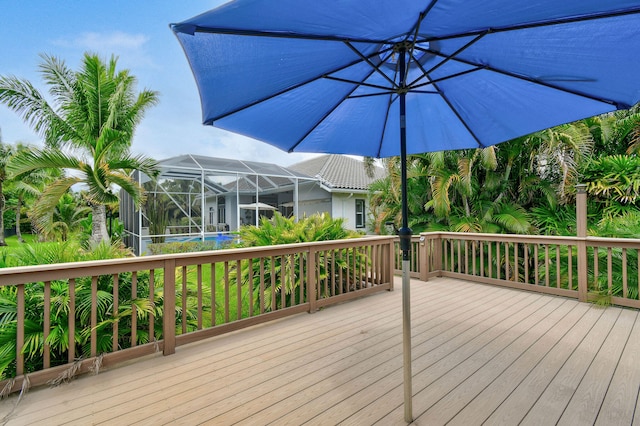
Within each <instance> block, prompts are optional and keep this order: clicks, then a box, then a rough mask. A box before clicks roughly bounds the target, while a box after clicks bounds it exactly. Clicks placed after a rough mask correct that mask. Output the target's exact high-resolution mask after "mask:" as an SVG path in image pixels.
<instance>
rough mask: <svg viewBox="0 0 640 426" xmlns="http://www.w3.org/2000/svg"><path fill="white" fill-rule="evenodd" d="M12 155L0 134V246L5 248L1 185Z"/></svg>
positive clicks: (0, 133) (3, 200) (3, 206)
mask: <svg viewBox="0 0 640 426" xmlns="http://www.w3.org/2000/svg"><path fill="white" fill-rule="evenodd" d="M12 154H13V149H12V147H11V145H7V144H5V143H3V142H2V132H0V246H6V245H7V243H6V241H5V240H4V209H5V198H4V190H3V185H4V181H5V180H6V178H7V170H6V168H7V163H8V161H9V158H10V157H11V155H12Z"/></svg>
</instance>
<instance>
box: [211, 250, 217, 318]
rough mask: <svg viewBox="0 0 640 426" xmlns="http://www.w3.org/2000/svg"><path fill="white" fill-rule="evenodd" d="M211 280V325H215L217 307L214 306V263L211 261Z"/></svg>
mask: <svg viewBox="0 0 640 426" xmlns="http://www.w3.org/2000/svg"><path fill="white" fill-rule="evenodd" d="M209 266H210V267H211V282H210V283H209V288H210V289H211V327H215V325H216V314H217V313H218V307H217V306H216V288H217V286H216V264H215V263H211V264H210V265H209Z"/></svg>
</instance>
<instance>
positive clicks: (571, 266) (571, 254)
mask: <svg viewBox="0 0 640 426" xmlns="http://www.w3.org/2000/svg"><path fill="white" fill-rule="evenodd" d="M567 248H568V249H569V257H568V259H567V263H568V268H569V286H568V287H569V290H572V289H573V246H568V247H567Z"/></svg>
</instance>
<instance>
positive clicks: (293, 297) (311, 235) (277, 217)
mask: <svg viewBox="0 0 640 426" xmlns="http://www.w3.org/2000/svg"><path fill="white" fill-rule="evenodd" d="M359 236H360V234H359V233H357V232H354V231H349V230H347V229H346V228H345V227H344V219H342V218H339V219H332V218H331V217H329V215H326V214H316V215H313V216H310V217H305V218H302V219H300V220H299V221H298V222H296V221H295V220H294V218H285V217H284V216H282V215H281V214H280V213H277V212H275V213H274V216H273V218H271V219H268V218H266V217H263V218H262V219H261V221H260V227H255V226H245V227H242V228H241V229H240V239H241V241H242V244H243V245H244V246H246V247H249V246H251V247H253V246H268V245H276V244H290V243H303V242H312V241H330V240H340V239H345V238H354V237H359ZM308 261H309V259H307V258H306V255H303V254H296V255H290V256H276V257H272V258H269V259H264V262H263V264H260V263H258V262H251V263H250V262H243V263H242V265H241V266H240V270H239V271H238V268H237V267H236V268H234V269H232V271H231V278H232V279H233V280H234V281H235V282H236V283H237V282H238V279H239V280H240V283H241V286H242V287H243V288H251V291H252V292H253V295H252V296H251V298H249V296H248V294H245V295H244V298H245V299H246V300H249V299H251V300H253V301H259V300H262V301H263V302H262V303H263V306H262V307H260V305H259V304H258V305H257V306H256V305H254V306H252V307H248V309H249V310H254V311H255V312H256V313H257V312H259V311H260V309H261V308H262V309H264V310H265V311H270V310H276V309H280V308H283V307H288V306H293V305H295V304H296V303H300V302H302V301H304V300H306V298H307V294H306V286H305V285H304V283H305V282H306V277H305V276H304V270H302V269H301V265H306V264H308ZM315 261H316V265H317V267H318V269H319V273H318V277H317V279H318V281H320V282H325V283H326V285H324V286H320V287H319V291H320V294H319V297H324V296H328V295H330V294H338V293H341V292H343V291H347V290H348V289H347V288H346V286H348V285H349V286H359V285H361V284H360V283H359V282H360V281H361V278H359V277H355V276H354V275H353V274H354V271H359V270H364V269H366V268H364V266H365V265H366V264H367V262H369V259H368V257H367V255H366V254H365V253H361V252H356V251H353V250H333V251H326V252H321V253H319V255H318V258H317V259H315ZM261 271H263V272H262V274H263V277H264V282H265V283H271V282H274V283H275V285H274V286H273V287H271V286H268V287H267V288H264V289H261V288H260V276H261ZM350 272H351V273H350ZM272 275H274V279H273V280H272ZM238 276H239V278H238Z"/></svg>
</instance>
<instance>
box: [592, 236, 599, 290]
mask: <svg viewBox="0 0 640 426" xmlns="http://www.w3.org/2000/svg"><path fill="white" fill-rule="evenodd" d="M599 268H600V258H599V256H598V247H594V248H593V287H594V289H595V290H596V291H597V290H600V288H599V287H600V286H599V285H598V275H599V273H598V272H599V271H598V269H599Z"/></svg>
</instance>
